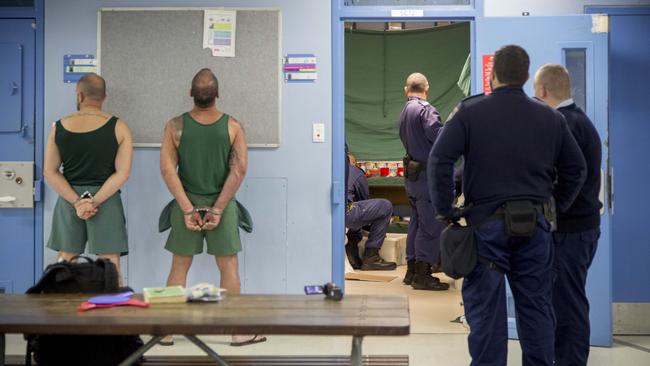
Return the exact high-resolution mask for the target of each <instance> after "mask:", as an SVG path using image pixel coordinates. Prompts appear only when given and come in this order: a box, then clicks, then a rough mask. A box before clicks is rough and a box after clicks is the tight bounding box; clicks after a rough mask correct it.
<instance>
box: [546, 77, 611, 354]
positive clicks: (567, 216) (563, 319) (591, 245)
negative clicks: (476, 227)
mask: <svg viewBox="0 0 650 366" xmlns="http://www.w3.org/2000/svg"><path fill="white" fill-rule="evenodd" d="M534 85H535V96H536V97H537V98H538V99H540V100H542V101H544V102H545V103H546V104H548V105H550V106H551V107H553V108H555V109H557V110H558V111H559V112H560V113H562V115H563V116H564V118H565V119H566V121H567V123H568V124H569V129H570V130H571V133H572V134H573V137H574V138H575V139H576V141H577V142H578V145H579V146H580V150H581V151H582V154H583V156H584V158H585V161H586V163H587V179H586V180H585V183H584V185H583V186H582V189H581V190H580V193H578V197H576V199H575V201H574V202H573V204H572V205H571V207H570V208H569V209H568V210H567V211H566V212H564V213H561V214H560V215H558V225H557V231H556V232H554V233H553V241H554V244H555V257H554V261H553V262H554V263H553V269H554V271H555V283H554V286H553V308H554V309H555V317H556V318H557V325H556V328H555V364H556V365H558V366H568V365H571V366H580V365H587V358H588V357H589V333H590V327H589V301H588V300H587V294H586V292H585V284H586V282H587V271H588V270H589V266H591V262H592V260H593V259H594V255H595V254H596V248H597V246H598V238H599V237H600V209H601V207H602V204H601V202H600V200H599V198H598V195H599V193H600V164H601V159H602V151H601V141H600V137H599V136H598V131H596V128H595V127H594V125H593V123H592V122H591V120H589V117H587V115H586V114H585V112H583V111H582V109H580V107H578V106H577V105H576V104H575V103H574V102H573V99H571V80H570V78H569V73H568V71H567V70H566V69H565V68H564V67H563V66H561V65H553V64H547V65H544V66H542V67H541V68H540V69H539V70H538V71H537V73H536V74H535V83H534Z"/></svg>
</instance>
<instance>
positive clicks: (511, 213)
mask: <svg viewBox="0 0 650 366" xmlns="http://www.w3.org/2000/svg"><path fill="white" fill-rule="evenodd" d="M503 212H504V216H505V222H506V233H507V234H508V236H516V237H524V238H530V237H532V236H533V233H535V227H537V210H536V209H535V206H534V204H533V202H531V201H510V202H506V203H505V204H504V205H503Z"/></svg>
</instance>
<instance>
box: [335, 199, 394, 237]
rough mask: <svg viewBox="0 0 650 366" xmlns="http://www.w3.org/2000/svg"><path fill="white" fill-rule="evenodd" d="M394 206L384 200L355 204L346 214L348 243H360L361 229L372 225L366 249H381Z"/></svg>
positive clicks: (371, 200) (370, 200) (364, 201)
mask: <svg viewBox="0 0 650 366" xmlns="http://www.w3.org/2000/svg"><path fill="white" fill-rule="evenodd" d="M392 214H393V205H392V204H391V203H390V201H388V200H386V199H383V198H373V199H369V200H363V201H357V202H353V203H352V206H351V207H350V209H348V210H347V212H346V213H345V227H347V228H348V233H347V236H348V242H359V241H360V240H361V238H362V236H361V228H362V227H364V226H366V225H370V233H369V234H368V241H366V246H365V247H366V248H381V245H382V244H383V243H384V238H386V232H387V231H388V225H389V224H390V217H391V215H392Z"/></svg>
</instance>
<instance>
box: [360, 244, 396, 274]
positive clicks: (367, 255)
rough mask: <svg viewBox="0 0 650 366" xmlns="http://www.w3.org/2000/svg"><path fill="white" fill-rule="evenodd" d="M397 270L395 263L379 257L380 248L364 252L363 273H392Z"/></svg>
mask: <svg viewBox="0 0 650 366" xmlns="http://www.w3.org/2000/svg"><path fill="white" fill-rule="evenodd" d="M395 268H397V264H396V263H395V262H386V261H385V260H384V258H382V257H381V256H380V255H379V248H366V249H365V250H364V252H363V264H362V265H361V270H362V271H392V270H394V269H395Z"/></svg>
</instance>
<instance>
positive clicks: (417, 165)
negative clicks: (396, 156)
mask: <svg viewBox="0 0 650 366" xmlns="http://www.w3.org/2000/svg"><path fill="white" fill-rule="evenodd" d="M402 161H403V162H404V178H406V179H408V180H410V181H411V182H415V181H417V180H418V177H419V176H420V172H421V171H422V170H423V168H424V165H423V164H422V163H421V162H419V161H417V160H413V159H411V157H410V156H409V155H408V154H406V155H405V156H404V159H402Z"/></svg>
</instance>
